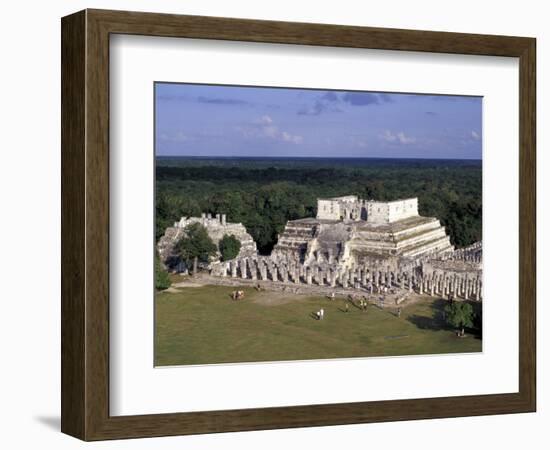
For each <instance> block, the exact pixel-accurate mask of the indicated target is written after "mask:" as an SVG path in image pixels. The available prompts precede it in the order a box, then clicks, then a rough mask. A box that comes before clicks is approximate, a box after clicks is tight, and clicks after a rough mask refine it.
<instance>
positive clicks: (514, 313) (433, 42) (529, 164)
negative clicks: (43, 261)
mask: <svg viewBox="0 0 550 450" xmlns="http://www.w3.org/2000/svg"><path fill="white" fill-rule="evenodd" d="M535 42H536V41H535V39H534V38H527V37H508V36H489V35H472V34H459V33H446V32H437V31H418V30H398V29H380V28H368V27H350V26H339V25H321V24H307V23H288V22H272V21H255V20H242V19H229V18H216V17H200V16H178V15H169V14H154V13H135V12H123V11H104V10H85V11H81V12H78V13H75V14H73V15H70V16H67V17H64V18H63V19H62V233H63V234H62V431H63V432H65V433H67V434H70V435H72V436H76V437H78V438H80V439H83V440H102V439H118V438H132V437H152V436H167V435H183V434H198V433H213V432H227V431H244V430H260V429H274V428H290V427H309V426H321V425H336V424H351V423H368V422H380V421H397V420H412V419H426V418H442V417H458V416H473V415H487V414H503V413H519V412H532V411H535V408H536V332H535V323H536V315H535V306H536V292H535V285H536V283H535V281H536V265H535V259H536V258H535V256H536V255H535V244H536V227H535V222H536V220H535V218H536V208H535V204H536V202H535V185H536V181H535V173H536V159H535V154H536V125H535V99H536V95H535V92H536V91H535V59H536V57H535V53H536V51H535V48H536V47H535Z"/></svg>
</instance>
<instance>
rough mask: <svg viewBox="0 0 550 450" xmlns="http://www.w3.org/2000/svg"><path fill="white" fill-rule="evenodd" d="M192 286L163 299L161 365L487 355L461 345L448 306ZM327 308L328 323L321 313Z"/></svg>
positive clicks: (476, 343)
mask: <svg viewBox="0 0 550 450" xmlns="http://www.w3.org/2000/svg"><path fill="white" fill-rule="evenodd" d="M234 289H235V288H232V287H225V286H203V287H194V288H191V287H186V288H183V289H182V290H181V292H179V293H168V292H163V293H159V294H157V296H156V300H155V301H156V305H155V315H156V317H155V321H156V322H155V325H156V331H155V365H157V366H164V365H184V364H212V363H229V362H251V361H284V360H304V359H324V358H347V357H365V356H395V355H418V354H434V353H460V352H479V351H481V343H482V341H481V339H479V337H476V336H474V335H469V336H467V337H466V338H457V337H456V336H455V334H454V330H452V329H450V328H448V327H446V326H445V325H444V322H443V320H442V317H441V311H442V308H443V305H444V302H443V301H442V300H434V299H431V298H429V297H428V298H426V300H424V301H421V302H418V303H416V304H413V305H410V306H407V307H406V308H404V309H403V312H402V314H401V317H400V318H398V317H396V315H395V311H392V310H382V309H379V308H377V307H376V306H373V305H369V307H368V310H367V312H363V311H360V310H359V309H357V308H355V307H353V306H350V309H349V312H344V301H343V300H342V299H338V300H335V301H329V300H328V299H326V298H323V297H307V296H297V295H293V294H286V293H282V292H269V291H261V292H256V291H255V290H254V289H251V288H244V290H245V292H246V298H245V300H240V301H233V300H231V298H230V293H231V291H233V290H234ZM320 308H324V309H325V318H324V320H315V319H314V318H313V317H312V313H313V312H314V311H317V310H319V309H320Z"/></svg>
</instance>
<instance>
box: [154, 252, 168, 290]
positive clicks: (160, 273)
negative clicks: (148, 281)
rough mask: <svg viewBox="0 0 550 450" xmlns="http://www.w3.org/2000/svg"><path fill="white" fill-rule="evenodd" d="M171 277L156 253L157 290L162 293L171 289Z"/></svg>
mask: <svg viewBox="0 0 550 450" xmlns="http://www.w3.org/2000/svg"><path fill="white" fill-rule="evenodd" d="M170 284H171V282H170V277H169V276H168V272H166V270H165V269H164V267H163V266H162V263H161V262H160V258H159V256H158V254H156V253H155V289H156V290H157V291H162V290H164V289H168V288H169V287H170Z"/></svg>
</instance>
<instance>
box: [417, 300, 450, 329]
mask: <svg viewBox="0 0 550 450" xmlns="http://www.w3.org/2000/svg"><path fill="white" fill-rule="evenodd" d="M447 303H448V302H447V301H446V300H443V299H439V300H435V301H434V302H433V303H432V304H431V305H430V311H431V313H432V314H431V317H430V316H421V315H418V314H413V315H411V316H409V317H407V320H408V321H409V322H411V323H412V324H413V325H416V326H417V327H418V328H420V329H421V330H434V331H438V330H452V329H453V328H452V327H450V326H449V325H447V323H446V322H445V311H444V309H445V305H446V304H447Z"/></svg>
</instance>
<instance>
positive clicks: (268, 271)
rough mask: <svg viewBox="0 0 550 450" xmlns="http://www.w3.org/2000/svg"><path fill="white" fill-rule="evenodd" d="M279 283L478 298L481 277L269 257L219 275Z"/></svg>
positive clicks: (231, 265)
mask: <svg viewBox="0 0 550 450" xmlns="http://www.w3.org/2000/svg"><path fill="white" fill-rule="evenodd" d="M227 275H230V276H231V277H232V278H238V277H240V278H241V279H252V280H262V281H267V280H271V281H279V282H282V283H295V284H299V283H305V284H307V285H313V284H316V285H319V286H331V287H337V286H341V287H343V288H345V289H348V288H354V289H366V290H367V292H369V293H375V292H381V290H382V288H383V287H385V288H391V287H394V286H395V287H399V288H400V289H402V290H408V291H409V292H411V293H412V292H417V293H419V294H428V295H431V296H442V297H445V298H447V297H448V296H449V295H452V296H454V297H456V298H462V299H468V300H478V301H479V300H481V298H482V280H481V278H480V277H479V276H474V275H472V274H457V273H454V272H433V273H432V274H430V275H422V273H421V272H420V270H419V269H411V270H408V271H400V272H397V271H392V270H381V269H372V268H366V267H364V268H352V269H349V268H337V267H334V266H333V267H330V266H322V265H312V266H304V265H302V264H298V263H296V262H293V261H291V262H290V263H287V264H285V263H278V264H277V263H274V262H273V261H272V260H271V259H269V258H265V259H256V258H241V259H239V260H232V261H229V262H227V263H225V268H224V269H222V276H227Z"/></svg>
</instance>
